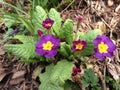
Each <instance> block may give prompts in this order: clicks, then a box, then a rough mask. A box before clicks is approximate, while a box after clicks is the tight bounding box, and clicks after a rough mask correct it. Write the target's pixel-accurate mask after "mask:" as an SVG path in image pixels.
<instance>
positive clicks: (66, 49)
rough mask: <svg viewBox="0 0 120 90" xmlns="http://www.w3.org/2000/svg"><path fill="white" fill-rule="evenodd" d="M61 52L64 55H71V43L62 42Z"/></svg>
mask: <svg viewBox="0 0 120 90" xmlns="http://www.w3.org/2000/svg"><path fill="white" fill-rule="evenodd" d="M59 52H60V54H61V55H62V56H64V57H69V56H70V55H71V53H72V51H71V47H70V45H68V44H66V43H65V42H62V43H61V45H60V50H59Z"/></svg>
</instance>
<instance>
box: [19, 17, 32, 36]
mask: <svg viewBox="0 0 120 90" xmlns="http://www.w3.org/2000/svg"><path fill="white" fill-rule="evenodd" d="M18 19H19V21H20V22H21V23H22V24H23V25H25V27H26V28H27V30H28V31H29V32H31V34H33V33H34V31H33V30H34V27H33V25H32V23H31V21H29V20H28V19H26V18H24V17H18Z"/></svg>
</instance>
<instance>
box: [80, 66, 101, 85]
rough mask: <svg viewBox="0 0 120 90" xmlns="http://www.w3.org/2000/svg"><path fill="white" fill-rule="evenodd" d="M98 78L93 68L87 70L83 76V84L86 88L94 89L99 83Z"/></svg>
mask: <svg viewBox="0 0 120 90" xmlns="http://www.w3.org/2000/svg"><path fill="white" fill-rule="evenodd" d="M98 81H99V80H98V77H97V76H96V75H95V74H94V72H93V70H92V69H91V68H89V69H86V70H85V72H84V74H83V76H82V84H83V86H84V87H88V86H91V87H94V86H96V84H97V82H98Z"/></svg>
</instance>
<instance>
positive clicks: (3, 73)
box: [0, 72, 7, 82]
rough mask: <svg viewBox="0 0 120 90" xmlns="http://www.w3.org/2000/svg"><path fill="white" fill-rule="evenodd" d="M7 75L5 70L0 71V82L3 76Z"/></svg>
mask: <svg viewBox="0 0 120 90" xmlns="http://www.w3.org/2000/svg"><path fill="white" fill-rule="evenodd" d="M6 75H7V73H6V72H2V73H0V82H1V81H2V80H3V78H4V77H5V76H6Z"/></svg>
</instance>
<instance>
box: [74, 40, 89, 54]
mask: <svg viewBox="0 0 120 90" xmlns="http://www.w3.org/2000/svg"><path fill="white" fill-rule="evenodd" d="M86 45H87V43H86V42H85V41H82V40H78V41H73V45H72V51H73V52H75V51H82V50H83V49H84V48H85V47H86Z"/></svg>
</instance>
